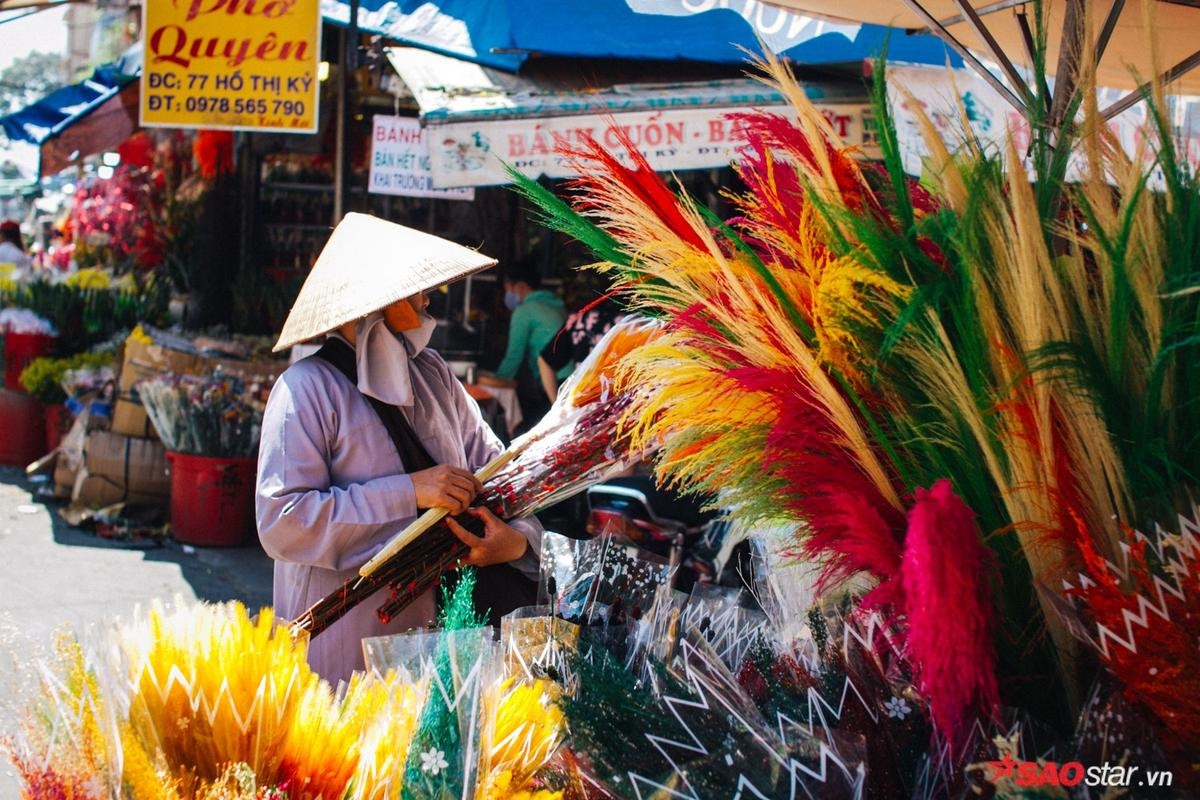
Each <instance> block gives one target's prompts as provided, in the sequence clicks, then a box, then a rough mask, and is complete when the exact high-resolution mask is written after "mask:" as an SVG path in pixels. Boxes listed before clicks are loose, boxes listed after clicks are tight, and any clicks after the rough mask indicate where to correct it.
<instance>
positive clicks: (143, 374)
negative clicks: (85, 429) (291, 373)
mask: <svg viewBox="0 0 1200 800" xmlns="http://www.w3.org/2000/svg"><path fill="white" fill-rule="evenodd" d="M172 341H175V340H172ZM181 346H182V345H181ZM218 368H219V369H220V370H221V372H223V373H225V374H226V375H235V376H237V377H239V378H241V379H242V380H244V381H245V382H246V383H256V382H257V383H267V384H272V383H274V382H275V378H277V377H278V376H279V373H281V372H282V371H283V370H284V369H286V368H287V363H286V362H283V361H238V360H236V359H229V358H210V357H208V356H205V355H201V354H199V353H196V352H191V351H187V350H182V349H178V348H175V347H169V346H167V345H164V344H157V343H156V344H146V343H145V342H143V341H140V340H138V339H126V340H125V353H124V357H123V359H122V361H121V373H120V375H119V377H118V378H117V392H118V395H119V396H120V397H123V398H128V399H129V400H131V401H133V402H136V401H137V393H136V391H135V390H134V387H135V386H136V385H137V383H138V381H144V380H146V379H148V378H154V377H157V376H158V375H162V374H164V373H168V372H175V373H178V374H181V375H212V374H213V373H214V372H216V371H217V369H218Z"/></svg>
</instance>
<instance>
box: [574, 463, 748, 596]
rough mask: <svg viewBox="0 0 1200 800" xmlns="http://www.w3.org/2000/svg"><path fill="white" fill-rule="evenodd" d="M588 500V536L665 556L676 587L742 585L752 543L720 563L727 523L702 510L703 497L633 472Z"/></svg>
mask: <svg viewBox="0 0 1200 800" xmlns="http://www.w3.org/2000/svg"><path fill="white" fill-rule="evenodd" d="M587 504H588V515H587V524H586V527H585V529H586V531H587V534H588V535H589V536H592V537H599V536H614V537H616V538H618V539H621V540H625V541H628V542H630V543H632V544H634V545H636V546H637V547H639V548H641V549H642V550H647V551H649V552H651V553H655V554H657V555H659V556H662V557H664V558H667V559H668V560H669V562H670V564H671V565H672V567H675V569H674V570H673V573H674V588H675V589H678V590H679V591H681V592H685V593H690V592H691V591H692V589H693V587H694V586H695V585H696V584H697V583H700V584H720V585H728V586H741V585H742V577H741V569H740V568H741V566H742V561H743V556H745V557H748V553H749V551H748V548H743V547H742V545H744V544H745V543H744V542H743V543H742V545H738V547H737V548H734V554H733V556H732V557H731V558H730V559H729V560H728V562H727V564H725V565H720V564H718V563H717V557H718V554H719V553H720V550H721V545H722V544H723V542H724V539H725V534H726V533H727V532H728V529H729V524H728V522H726V521H725V520H724V519H723V518H722V515H721V514H720V513H719V512H716V511H711V510H708V511H706V510H704V507H705V506H706V503H705V500H704V499H703V498H697V497H690V496H684V495H681V494H678V493H676V492H672V491H668V490H664V489H662V488H660V487H659V486H657V485H656V482H655V480H654V478H653V477H650V476H640V475H635V476H632V477H624V478H613V479H611V480H608V481H606V482H604V483H600V484H597V485H595V486H593V487H591V488H590V489H588V491H587ZM739 548H741V549H742V550H745V553H742V552H740V551H739ZM721 567H724V569H722V568H721Z"/></svg>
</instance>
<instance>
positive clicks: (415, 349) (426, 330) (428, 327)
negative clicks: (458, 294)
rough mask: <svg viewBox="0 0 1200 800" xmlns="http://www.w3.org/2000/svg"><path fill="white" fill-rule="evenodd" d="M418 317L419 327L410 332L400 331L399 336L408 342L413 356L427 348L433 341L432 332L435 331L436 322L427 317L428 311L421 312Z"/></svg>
mask: <svg viewBox="0 0 1200 800" xmlns="http://www.w3.org/2000/svg"><path fill="white" fill-rule="evenodd" d="M420 317H421V324H420V325H418V326H417V327H415V328H413V329H411V330H407V331H401V332H400V334H399V335H401V336H403V337H404V338H405V339H407V340H408V343H409V345H411V346H412V354H413V355H414V356H415V355H416V354H417V353H419V352H421V351H422V350H424V349H425V348H426V347H429V342H430V340H431V339H433V332H434V331H436V330H437V320H436V319H434V318H433V317H431V316H429V312H428V311H422V312H421V314H420Z"/></svg>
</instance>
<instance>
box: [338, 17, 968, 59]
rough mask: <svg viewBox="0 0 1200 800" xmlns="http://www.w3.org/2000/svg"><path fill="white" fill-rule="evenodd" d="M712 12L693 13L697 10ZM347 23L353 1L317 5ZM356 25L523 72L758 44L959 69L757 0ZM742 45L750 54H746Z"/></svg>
mask: <svg viewBox="0 0 1200 800" xmlns="http://www.w3.org/2000/svg"><path fill="white" fill-rule="evenodd" d="M704 6H708V7H710V8H711V10H706V11H704V12H702V13H699V12H696V11H695V10H694V9H695V8H696V7H704ZM321 14H322V15H323V16H324V18H325V20H326V21H327V22H332V23H334V24H340V25H345V24H348V22H349V19H350V5H349V2H347V0H321ZM358 24H359V27H360V28H361V29H363V30H364V31H369V32H373V33H378V34H382V35H384V36H387V37H389V38H391V39H394V40H396V41H399V42H403V43H405V44H410V45H413V46H416V47H422V48H425V49H428V50H433V51H435V52H440V53H444V54H446V55H450V56H454V57H456V58H462V59H466V60H468V61H473V62H475V63H477V64H482V65H484V66H488V67H494V68H497V69H503V70H507V71H509V72H515V71H517V70H518V69H519V68H520V66H521V64H522V63H524V61H525V59H526V58H528V57H529V56H530V55H542V56H567V57H582V58H625V59H650V60H676V59H685V60H691V61H706V62H715V63H728V64H736V63H744V62H745V61H746V58H747V55H746V52H745V50H749V51H750V52H757V51H759V50H760V49H761V47H760V45H759V42H760V41H762V42H763V43H764V44H766V45H767V46H768V47H769V48H770V49H772V50H773V51H775V52H777V53H780V54H782V55H785V56H787V57H788V58H790V59H792V60H793V61H795V62H797V63H804V64H831V63H850V62H856V61H862V60H864V59H872V58H875V57H877V56H878V55H879V54H880V53H881V52H883V50H884V48H885V46H886V47H887V52H888V57H889V59H890V60H893V61H904V62H909V63H916V64H933V65H937V66H944V65H946V64H947V63H949V64H950V65H951V66H954V67H959V66H961V65H962V61H961V59H960V58H959V57H958V56H957V54H955V53H953V52H951V51H950V50H948V49H947V48H946V46H945V45H944V44H943V43H942V42H941V40H940V39H938V38H937V37H936V36H932V35H919V36H910V35H907V34H905V33H904V32H903V31H898V30H894V29H891V28H887V27H883V26H879V25H856V24H845V23H834V22H828V21H824V20H818V19H815V18H813V17H806V16H803V15H800V14H795V13H793V12H790V11H786V10H783V9H777V8H773V7H770V6H765V5H764V4H762V3H756V2H752V0H742V2H741V3H739V2H736V1H733V2H722V3H717V2H710V3H699V4H697V3H695V2H693V3H692V4H691V6H690V7H689V6H688V5H687V4H686V3H685V2H684V0H554V2H545V0H488V2H482V1H481V0H360V3H359V15H358ZM743 48H745V50H743Z"/></svg>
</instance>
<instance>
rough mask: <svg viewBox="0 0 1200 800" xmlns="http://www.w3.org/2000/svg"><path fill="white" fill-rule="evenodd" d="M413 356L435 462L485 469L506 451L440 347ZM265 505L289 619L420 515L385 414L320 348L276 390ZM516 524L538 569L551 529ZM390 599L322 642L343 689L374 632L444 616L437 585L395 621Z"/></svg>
mask: <svg viewBox="0 0 1200 800" xmlns="http://www.w3.org/2000/svg"><path fill="white" fill-rule="evenodd" d="M409 365H410V370H411V373H410V374H411V378H412V388H413V398H414V404H413V406H412V407H408V408H403V409H402V410H403V412H404V414H405V416H406V418H407V419H408V421H409V424H411V425H412V428H413V431H414V432H416V434H417V436H418V437H419V438H420V440H421V442H422V444H424V445H425V448H426V449H427V450H428V451H429V454H430V455H431V456H433V458H434V459H435V460H437V461H438V462H439V463H443V464H451V465H453V466H456V467H461V468H464V469H470V470H472V471H474V470H478V469H479V468H480V467H482V466H483V465H484V464H486V463H487V462H488V461H490V460H491V459H492V458H493V457H494V456H495V455H496V454H497V453H499V452H500V451H501V450H502V449H503V445H502V444H501V443H500V440H499V439H497V438H496V435H495V434H494V433H493V432H492V430H491V429H490V428H489V427H488V426H487V423H485V422H484V421H483V417H482V416H481V415H480V412H479V406H478V404H476V402H475V401H474V400H473V399H472V398H471V397H470V396H469V395H468V394H467V392H466V390H465V389H464V388H463V386H462V384H460V383H459V382H458V380H457V379H456V378H455V377H454V376H453V375H452V374H451V373H450V370H449V368H448V367H447V366H446V362H445V361H443V360H442V357H441V356H440V355H438V354H437V353H435V352H434V351H432V350H422V351H421V352H419V353H417V354H416V355H415V356H412V357H411V359H410V361H409ZM255 506H256V509H255V510H256V516H257V519H258V535H259V538H260V539H261V541H262V545H263V549H265V550H266V551H267V553H268V554H269V555H270V556H271V558H273V559H275V592H274V594H275V597H274V600H275V613H276V615H278V616H279V617H281V618H284V619H294V618H296V617H297V616H299V615H300V614H301V613H302V612H303V611H304V610H305V609H307V608H308V607H309V606H311V605H312V604H313V603H315V602H316V601H317V600H319V599H321V598H322V597H324V596H326V595H327V594H329V592H331V591H333V590H335V589H337V588H339V587H341V585H342V583H343V582H344V581H345V580H346V579H347V578H350V577H352V576H354V575H355V574H356V573H357V570H358V568H359V567H360V566H362V565H363V564H364V563H366V562H367V561H368V560H369V559H370V558H371V557H372V556H374V555H375V554H376V553H377V552H379V550H380V549H381V548H382V547H383V544H384V543H385V542H386V541H387V540H388V539H389V538H391V537H392V536H393V535H395V534H396V533H399V532H400V531H401V530H403V529H404V528H405V526H407V525H408V524H409V523H410V522H412V521H413V520H414V519H415V518H416V517H417V515H418V513H419V512H418V511H417V506H416V499H415V496H414V493H413V485H412V479H411V478H409V477H408V476H407V475H405V474H404V468H403V465H402V464H401V462H400V456H399V455H398V454H397V452H396V447H395V445H393V444H392V440H391V437H390V436H389V435H388V432H387V429H386V428H385V427H384V426H383V423H382V422H381V421H380V420H379V416H378V415H377V414H376V413H375V410H374V409H372V408H371V406H370V405H369V404H368V402H367V401H366V399H365V398H364V397H363V396H362V394H360V393H359V391H358V390H357V389H356V388H355V387H354V386H353V385H352V384H351V383H350V382H349V381H348V380H347V379H346V377H345V376H344V375H342V374H341V373H340V372H338V371H337V369H336V368H334V367H333V366H331V365H330V364H328V363H327V362H325V361H324V360H323V359H319V358H315V357H310V358H306V359H304V360H302V361H299V362H297V363H295V364H293V365H292V366H291V367H289V368H288V369H287V370H286V371H285V372H284V373H283V375H282V376H280V378H279V381H278V382H277V383H276V384H275V387H274V389H273V390H272V391H271V397H270V399H269V400H268V401H267V408H266V411H265V413H264V415H263V426H262V443H261V445H260V446H259V456H258V488H257V494H256V498H255ZM513 525H514V527H516V528H518V530H521V532H522V533H524V534H525V535H526V537H527V538H528V539H529V545H530V546H529V549H528V550H526V553H525V555H524V556H522V557H521V558H520V559H518V560H517V561H515V562H513V566H514V567H516V568H518V569H519V570H521V571H522V572H523V573H525V574H526V575H529V576H530V577H533V578H536V577H537V571H538V554H539V552H540V550H541V536H542V528H541V526H540V525H539V524H538V522H537V520H536V519H535V518H533V517H530V518H528V519H524V520H519V521H516V522H514V523H513ZM385 599H386V597H385V592H380V593H378V594H377V595H375V596H374V597H372V598H370V599H368V600H367V601H366V602H364V603H362V604H361V605H359V606H358V607H357V608H355V609H353V610H352V611H350V613H348V614H347V615H346V616H345V617H344V618H342V619H341V620H339V621H338V622H337V623H335V624H334V625H333V626H332V627H330V628H329V630H327V631H325V632H324V633H322V634H321V635H320V636H318V637H316V638H315V639H313V640H312V642H311V643H310V646H309V654H308V660H309V664H311V665H312V667H313V669H314V670H316V672H317V673H318V674H320V675H321V676H322V677H324V678H326V679H328V680H329V681H330V682H331V683H332V684H334V685H335V686H336V685H337V682H338V681H339V680H348V679H349V678H350V674H351V672H352V671H353V670H356V669H362V668H363V655H362V646H361V641H362V639H363V638H365V637H368V636H383V635H386V634H392V633H401V632H403V631H405V630H408V629H411V628H418V627H422V626H427V625H430V624H431V623H432V622H433V618H434V599H433V592H426V593H425V594H424V595H422V596H421V597H420V598H419V599H418V600H417V601H416V602H415V603H413V604H412V605H411V606H409V607H408V608H407V609H405V610H404V611H403V612H402V613H401V614H399V615H398V616H397V617H396V618H395V619H393V620H392V621H391V622H389V623H388V624H386V625H384V624H383V623H381V622H380V621H379V619H378V617H377V616H376V615H375V609H377V608H378V607H379V606H380V605H382V604H383V602H384V600H385Z"/></svg>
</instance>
